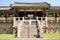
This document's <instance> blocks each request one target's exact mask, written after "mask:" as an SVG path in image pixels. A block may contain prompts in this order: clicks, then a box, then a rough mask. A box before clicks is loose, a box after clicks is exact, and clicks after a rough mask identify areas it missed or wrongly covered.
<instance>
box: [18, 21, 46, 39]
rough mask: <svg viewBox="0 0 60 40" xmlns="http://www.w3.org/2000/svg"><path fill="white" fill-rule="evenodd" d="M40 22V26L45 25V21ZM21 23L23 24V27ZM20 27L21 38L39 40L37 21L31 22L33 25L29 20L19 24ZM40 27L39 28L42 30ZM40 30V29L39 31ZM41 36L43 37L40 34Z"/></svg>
mask: <svg viewBox="0 0 60 40" xmlns="http://www.w3.org/2000/svg"><path fill="white" fill-rule="evenodd" d="M39 22H40V26H43V25H45V21H39ZM21 23H23V24H22V25H21ZM18 24H19V25H18V27H19V26H20V25H21V26H20V28H19V29H20V34H19V35H20V38H37V36H38V34H37V27H36V26H37V25H36V21H31V24H30V22H29V20H28V21H27V20H26V21H23V22H19V23H18ZM40 26H39V28H40ZM39 30H40V29H39ZM39 34H40V35H41V33H40V32H39Z"/></svg>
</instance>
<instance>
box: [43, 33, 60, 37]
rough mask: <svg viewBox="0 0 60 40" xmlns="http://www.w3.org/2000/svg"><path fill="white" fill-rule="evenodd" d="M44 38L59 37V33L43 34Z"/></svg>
mask: <svg viewBox="0 0 60 40" xmlns="http://www.w3.org/2000/svg"><path fill="white" fill-rule="evenodd" d="M43 37H44V38H60V34H43Z"/></svg>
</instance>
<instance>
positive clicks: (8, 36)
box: [0, 34, 15, 38]
mask: <svg viewBox="0 0 60 40" xmlns="http://www.w3.org/2000/svg"><path fill="white" fill-rule="evenodd" d="M0 38H15V34H0Z"/></svg>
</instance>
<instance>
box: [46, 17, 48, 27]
mask: <svg viewBox="0 0 60 40" xmlns="http://www.w3.org/2000/svg"><path fill="white" fill-rule="evenodd" d="M47 21H48V20H47V17H46V27H48V24H47Z"/></svg>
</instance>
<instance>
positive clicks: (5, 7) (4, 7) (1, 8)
mask: <svg viewBox="0 0 60 40" xmlns="http://www.w3.org/2000/svg"><path fill="white" fill-rule="evenodd" d="M10 8H11V7H10V6H0V10H9V9H10Z"/></svg>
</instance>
